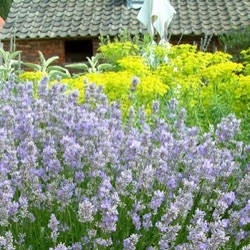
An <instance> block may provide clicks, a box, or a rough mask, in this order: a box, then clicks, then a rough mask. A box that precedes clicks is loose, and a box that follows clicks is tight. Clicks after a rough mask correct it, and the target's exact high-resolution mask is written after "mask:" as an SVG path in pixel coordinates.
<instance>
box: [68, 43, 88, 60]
mask: <svg viewBox="0 0 250 250" xmlns="http://www.w3.org/2000/svg"><path fill="white" fill-rule="evenodd" d="M91 56H93V44H92V40H74V41H72V40H71V41H65V58H66V62H69V63H70V62H84V61H87V59H86V57H91Z"/></svg>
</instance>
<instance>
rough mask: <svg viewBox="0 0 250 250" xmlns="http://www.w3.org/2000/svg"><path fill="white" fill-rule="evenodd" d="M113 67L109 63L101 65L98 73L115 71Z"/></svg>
mask: <svg viewBox="0 0 250 250" xmlns="http://www.w3.org/2000/svg"><path fill="white" fill-rule="evenodd" d="M113 68H114V67H113V65H111V64H109V63H103V64H100V65H99V66H98V67H97V69H98V71H103V70H111V69H113Z"/></svg>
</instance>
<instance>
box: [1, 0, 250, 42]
mask: <svg viewBox="0 0 250 250" xmlns="http://www.w3.org/2000/svg"><path fill="white" fill-rule="evenodd" d="M125 2H126V1H125V0H43V1H42V0H13V3H12V6H11V9H10V13H9V16H8V18H7V20H6V23H5V25H4V28H3V29H2V31H1V33H0V38H2V39H9V38H10V37H11V34H12V33H14V32H15V35H16V36H17V38H39V37H43V38H44V37H70V36H71V37H76V36H98V35H100V34H101V35H117V34H118V33H119V32H121V30H124V29H128V30H129V31H130V32H131V33H132V34H137V33H138V32H141V33H146V27H143V25H142V24H141V23H139V21H138V20H137V14H138V12H139V9H133V8H128V7H127V5H126V4H125ZM170 2H171V4H172V5H173V7H174V8H175V10H176V11H177V14H176V15H175V16H174V18H173V21H172V23H171V27H170V31H171V32H172V34H174V35H180V34H182V33H183V34H196V35H201V34H204V33H206V34H215V35H218V34H221V33H225V32H227V31H230V30H232V29H239V28H242V27H245V26H249V25H250V1H249V0H170Z"/></svg>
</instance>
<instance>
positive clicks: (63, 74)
mask: <svg viewBox="0 0 250 250" xmlns="http://www.w3.org/2000/svg"><path fill="white" fill-rule="evenodd" d="M49 76H50V78H56V77H57V76H61V77H62V78H69V77H70V74H67V73H64V72H61V71H57V70H51V71H50V72H49Z"/></svg>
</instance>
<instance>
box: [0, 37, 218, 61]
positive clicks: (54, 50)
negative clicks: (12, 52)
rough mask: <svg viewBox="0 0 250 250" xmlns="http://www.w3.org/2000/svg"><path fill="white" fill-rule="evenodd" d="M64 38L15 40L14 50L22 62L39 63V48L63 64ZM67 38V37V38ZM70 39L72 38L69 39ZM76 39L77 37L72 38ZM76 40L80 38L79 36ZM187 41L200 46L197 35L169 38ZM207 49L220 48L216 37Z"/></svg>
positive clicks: (95, 45) (96, 42) (174, 41)
mask: <svg viewBox="0 0 250 250" xmlns="http://www.w3.org/2000/svg"><path fill="white" fill-rule="evenodd" d="M89 39H91V40H92V47H93V51H92V54H93V55H94V54H96V52H97V49H98V47H99V40H98V38H89ZM65 40H66V39H36V40H35V39H34V40H32V39H29V40H28V39H27V40H16V50H21V51H22V57H21V60H22V61H23V62H32V63H39V55H38V50H40V51H41V52H42V53H43V55H44V56H45V59H48V58H50V57H52V56H59V59H58V60H57V61H56V62H55V64H56V65H61V66H64V65H65V64H66V58H65ZM68 40H69V39H68ZM71 40H72V39H71ZM74 40H77V39H74ZM78 40H81V39H80V38H79V39H78ZM178 42H180V43H189V44H197V46H198V48H199V47H200V42H201V37H197V36H183V37H182V39H181V40H180V36H172V37H171V39H170V43H171V44H177V43H178ZM3 43H4V49H5V50H9V44H10V42H9V41H3ZM207 50H208V51H211V52H214V51H216V50H221V48H220V44H219V42H218V39H217V38H216V37H213V38H212V40H211V42H210V43H209V46H208V48H207Z"/></svg>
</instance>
